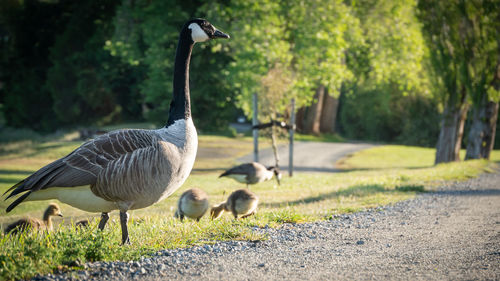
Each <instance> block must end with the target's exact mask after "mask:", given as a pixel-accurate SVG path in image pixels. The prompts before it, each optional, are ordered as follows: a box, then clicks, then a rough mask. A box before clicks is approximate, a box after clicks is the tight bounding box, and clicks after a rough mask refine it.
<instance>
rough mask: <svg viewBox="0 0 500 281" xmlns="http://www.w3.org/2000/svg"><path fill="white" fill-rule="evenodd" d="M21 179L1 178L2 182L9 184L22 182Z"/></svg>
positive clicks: (0, 181)
mask: <svg viewBox="0 0 500 281" xmlns="http://www.w3.org/2000/svg"><path fill="white" fill-rule="evenodd" d="M20 181H21V180H18V179H5V178H0V184H2V183H5V184H8V185H14V184H16V183H18V182H20Z"/></svg>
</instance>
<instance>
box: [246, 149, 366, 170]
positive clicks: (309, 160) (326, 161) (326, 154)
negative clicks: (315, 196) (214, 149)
mask: <svg viewBox="0 0 500 281" xmlns="http://www.w3.org/2000/svg"><path fill="white" fill-rule="evenodd" d="M372 146H373V145H372V144H366V143H325V142H295V145H294V155H293V157H294V160H293V163H294V164H295V167H294V171H297V172H338V171H339V170H338V169H336V168H335V162H337V161H338V160H339V159H341V158H343V157H345V156H347V155H349V154H352V153H354V152H356V151H358V150H362V149H366V148H370V147H372ZM288 151H289V148H288V145H280V146H279V147H278V155H279V158H280V162H279V165H280V167H281V169H288ZM238 161H240V162H242V163H244V162H251V161H253V154H250V155H246V156H244V157H241V158H239V159H238ZM259 162H260V163H262V164H264V165H267V166H274V165H275V160H274V154H273V151H272V148H267V149H263V150H261V151H259Z"/></svg>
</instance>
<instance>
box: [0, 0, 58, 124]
mask: <svg viewBox="0 0 500 281" xmlns="http://www.w3.org/2000/svg"><path fill="white" fill-rule="evenodd" d="M66 8H67V3H66V2H65V1H64V2H61V3H51V2H41V1H35V0H28V1H24V2H21V1H1V2H0V21H1V22H0V24H1V27H0V28H2V29H3V30H4V32H5V34H4V35H3V36H2V41H3V42H2V45H3V46H2V48H1V49H0V52H1V54H2V56H1V57H2V58H1V61H0V63H1V69H2V70H1V73H0V75H1V76H2V77H1V78H0V79H1V82H2V84H3V87H2V89H0V92H1V98H0V99H1V102H2V103H3V104H4V110H5V117H6V121H7V124H8V125H9V126H14V127H29V128H32V129H36V130H40V131H48V130H51V129H53V128H55V127H56V126H57V118H56V116H55V114H54V113H53V111H52V104H53V100H52V97H51V96H50V93H48V92H47V90H46V89H44V87H43V85H44V82H45V79H46V73H47V69H48V68H49V67H50V65H51V64H50V61H49V59H48V57H49V54H48V49H49V47H50V46H51V45H52V44H53V42H54V40H55V38H56V36H57V34H59V33H60V32H61V29H62V27H63V26H64V25H65V24H66V22H67V18H66V17H65V16H64V12H63V11H65V9H66ZM5 70H8V71H5Z"/></svg>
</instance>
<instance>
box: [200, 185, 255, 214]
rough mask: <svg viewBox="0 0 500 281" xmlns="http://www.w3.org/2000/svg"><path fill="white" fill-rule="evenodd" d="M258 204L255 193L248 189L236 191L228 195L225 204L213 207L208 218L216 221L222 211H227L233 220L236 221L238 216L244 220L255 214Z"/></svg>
mask: <svg viewBox="0 0 500 281" xmlns="http://www.w3.org/2000/svg"><path fill="white" fill-rule="evenodd" d="M258 204H259V197H257V195H256V194H255V193H253V192H251V191H250V190H248V189H238V190H236V191H234V192H233V193H231V195H229V197H228V198H227V201H226V202H223V203H220V204H219V205H216V206H213V207H212V209H211V210H210V216H211V217H212V219H217V218H218V217H220V216H221V215H222V213H224V211H227V212H231V213H232V214H233V216H234V218H235V219H238V215H241V218H246V217H248V216H251V215H253V214H255V211H256V210H257V205H258Z"/></svg>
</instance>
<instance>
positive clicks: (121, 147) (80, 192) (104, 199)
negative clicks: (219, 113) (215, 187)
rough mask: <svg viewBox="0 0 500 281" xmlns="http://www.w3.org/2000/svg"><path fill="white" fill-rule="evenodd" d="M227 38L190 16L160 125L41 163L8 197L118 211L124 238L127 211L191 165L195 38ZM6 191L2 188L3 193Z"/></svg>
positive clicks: (173, 184)
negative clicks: (167, 107) (191, 69)
mask: <svg viewBox="0 0 500 281" xmlns="http://www.w3.org/2000/svg"><path fill="white" fill-rule="evenodd" d="M216 38H229V36H228V35H227V34H224V33H222V32H221V31H219V30H217V29H216V28H215V27H214V26H212V25H211V24H210V23H209V22H208V21H206V20H203V19H193V20H190V21H188V22H187V23H186V24H185V25H184V26H183V28H182V30H181V32H180V35H179V42H178V45H177V51H176V54H175V65H174V83H173V84H174V87H173V88H174V89H173V99H172V102H171V104H170V110H169V117H168V121H167V124H166V126H165V127H164V128H161V129H158V130H118V131H113V132H110V133H108V134H105V135H101V136H99V137H97V138H95V139H94V140H91V141H88V142H86V143H84V144H83V145H82V146H80V147H79V148H77V149H76V150H74V151H73V152H71V153H70V154H69V155H67V156H65V157H63V158H61V159H59V160H56V161H54V162H52V163H50V164H48V165H47V166H45V167H43V168H41V169H40V170H38V171H37V172H35V173H34V174H32V175H31V176H29V177H27V178H26V179H24V180H22V181H21V182H19V183H18V184H16V185H14V186H13V187H11V188H10V189H9V190H8V191H7V192H9V191H12V192H11V193H10V194H9V196H8V197H7V198H10V197H12V196H15V195H18V194H22V193H23V194H22V195H21V196H20V197H18V198H17V199H16V200H15V201H14V202H13V203H12V204H11V205H10V206H9V207H8V208H7V212H9V211H11V210H12V209H13V208H15V207H16V206H17V205H18V204H19V203H21V202H22V201H23V200H26V201H30V200H46V199H58V200H59V201H61V202H64V203H66V204H69V205H71V206H74V207H76V208H79V209H82V210H84V211H88V212H101V213H102V215H101V221H100V223H99V229H103V228H104V226H105V225H106V222H107V221H108V219H109V216H108V212H110V211H112V210H120V223H121V228H122V243H128V242H129V237H128V229H127V222H128V218H129V215H128V213H127V211H128V210H133V209H140V208H144V207H148V206H150V205H152V204H154V203H156V202H158V201H160V200H162V199H164V198H166V197H168V196H169V195H170V194H172V193H173V192H174V191H175V190H177V188H179V187H180V186H181V185H182V184H183V183H184V181H185V180H186V178H187V177H188V175H189V173H190V172H191V169H192V168H193V164H194V159H195V156H196V150H197V147H198V136H197V134H196V129H195V127H194V124H193V121H192V119H191V104H190V96H189V61H190V58H191V52H192V49H193V46H194V44H195V42H204V41H207V40H209V39H216ZM7 192H6V193H7Z"/></svg>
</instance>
